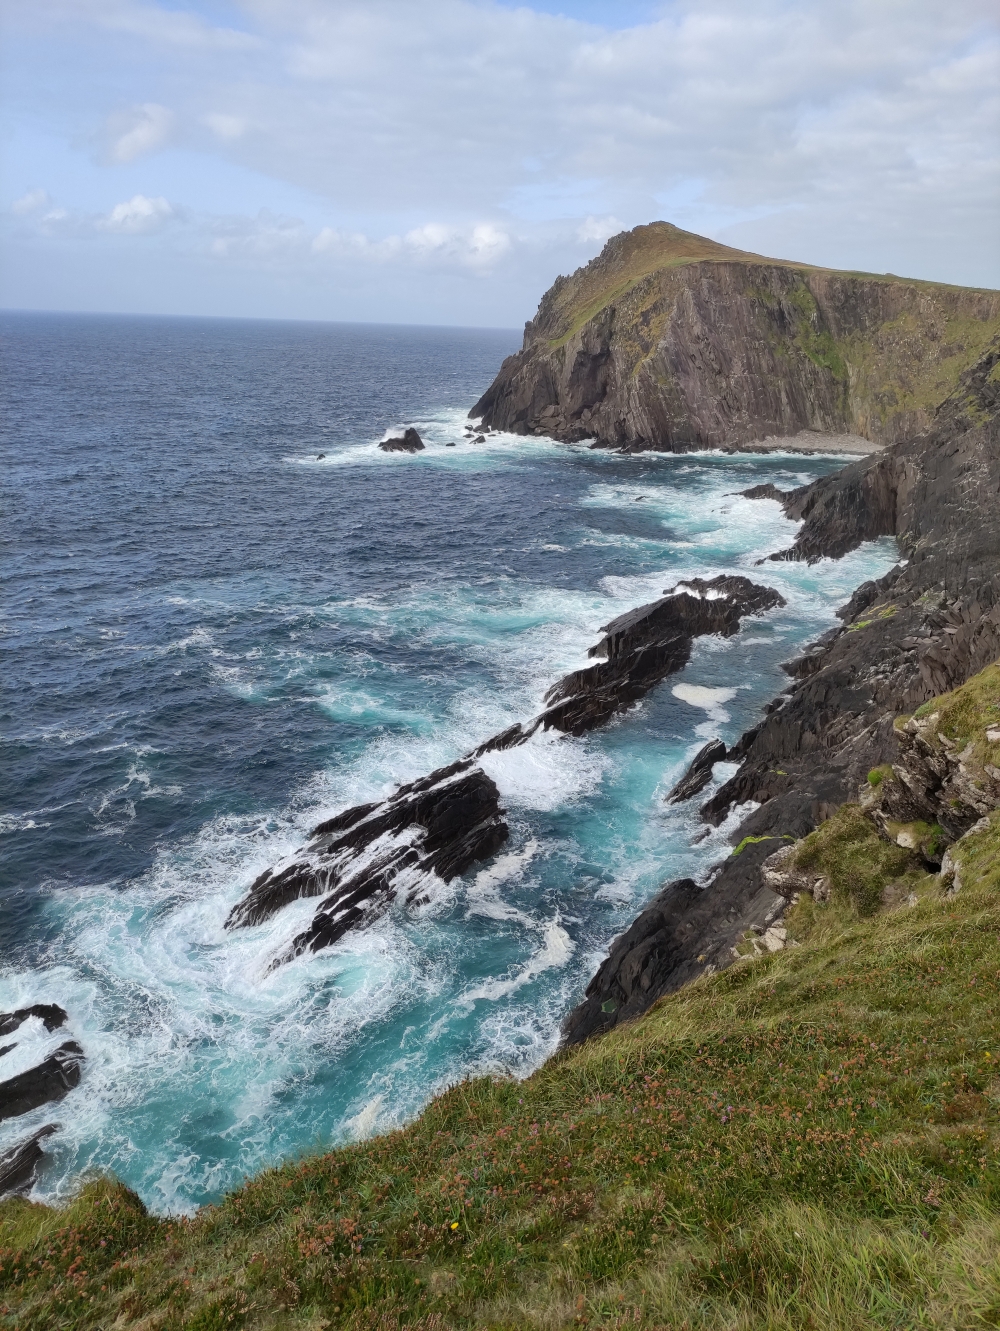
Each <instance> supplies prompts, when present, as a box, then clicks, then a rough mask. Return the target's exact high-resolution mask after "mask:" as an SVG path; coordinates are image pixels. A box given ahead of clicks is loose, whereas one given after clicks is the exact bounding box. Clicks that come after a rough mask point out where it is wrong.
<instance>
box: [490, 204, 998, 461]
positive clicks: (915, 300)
mask: <svg viewBox="0 0 1000 1331" xmlns="http://www.w3.org/2000/svg"><path fill="white" fill-rule="evenodd" d="M998 332H1000V293H998V292H996V291H987V290H975V289H971V288H964V287H954V286H947V285H944V284H942V283H936V282H922V281H915V280H909V279H904V278H900V277H896V276H894V275H893V274H891V273H881V274H876V273H852V272H838V271H835V270H832V269H828V268H820V267H815V266H812V265H809V264H802V263H795V262H793V261H790V260H785V259H769V258H765V257H763V256H761V255H758V254H748V253H745V252H744V251H742V250H736V249H731V248H730V247H729V246H727V245H720V244H718V243H717V242H716V241H713V240H708V239H706V238H705V237H703V236H696V235H694V234H692V233H691V232H689V231H682V230H680V228H678V227H676V226H672V225H671V224H669V223H667V222H652V223H650V224H649V225H648V226H639V227H636V228H635V229H634V230H632V231H626V232H622V233H621V234H620V235H617V236H614V237H612V239H611V240H609V241H608V243H607V244H606V245H605V247H604V249H603V250H602V252H601V253H600V254H599V255H598V257H597V258H596V259H593V260H592V261H591V262H590V263H588V264H587V265H586V266H585V267H583V268H580V269H578V270H577V271H576V272H575V273H573V275H572V276H570V277H558V278H556V280H555V282H554V283H553V284H552V286H551V287H550V288H549V290H548V291H547V292H546V293H545V295H544V296H543V297H542V299H541V302H540V304H539V306H538V312H537V313H536V315H535V317H534V318H533V319H532V320H531V321H530V322H529V323H528V324H526V325H525V330H524V344H523V346H522V348H521V350H520V351H519V352H517V353H516V354H515V355H513V356H509V357H508V358H507V360H505V361H504V363H503V366H502V368H501V370H500V372H499V374H498V375H497V377H496V379H495V380H494V382H493V383H492V384H491V385H490V387H489V388H488V389H487V391H486V392H485V393H484V394H483V396H482V397H481V398H480V399H479V401H478V402H477V403H476V405H475V406H474V407H473V408H472V411H471V413H470V415H471V416H472V417H473V418H474V419H481V421H482V424H483V425H484V426H489V427H493V428H496V429H501V430H507V431H510V432H512V433H515V434H527V435H531V434H535V435H545V436H548V437H550V438H553V439H558V440H563V441H567V442H578V441H582V440H585V439H591V440H593V441H595V443H596V444H597V445H598V446H604V447H609V448H621V449H625V450H626V451H629V452H639V451H641V450H645V449H662V450H667V451H670V452H685V451H688V450H690V449H697V448H734V449H738V448H745V447H747V446H749V445H751V444H754V443H758V442H759V441H761V440H765V439H768V438H773V437H775V436H777V437H778V438H789V437H793V436H796V435H800V434H801V433H802V432H815V433H819V434H840V435H843V434H850V435H855V436H860V437H861V438H862V439H865V440H869V441H871V442H872V443H873V444H874V445H888V444H892V443H895V442H897V441H898V440H901V439H904V438H907V437H909V436H911V435H913V434H916V433H919V432H921V431H923V430H926V429H927V428H928V427H929V425H930V423H931V420H932V418H933V415H934V412H935V410H936V408H937V407H938V405H939V404H940V403H941V402H942V401H943V400H944V399H945V398H946V397H947V396H948V395H949V393H950V392H952V391H953V390H954V388H955V387H956V385H957V383H958V381H959V378H960V376H961V375H962V374H963V372H964V371H966V370H967V369H968V368H969V367H970V366H971V365H972V364H973V363H974V362H975V361H976V360H977V359H978V357H979V356H980V355H981V354H982V352H983V350H984V348H985V347H986V346H987V344H988V343H989V342H990V340H991V338H992V337H994V336H995V335H996V334H997V333H998Z"/></svg>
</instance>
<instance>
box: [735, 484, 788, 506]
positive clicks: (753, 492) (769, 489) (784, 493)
mask: <svg viewBox="0 0 1000 1331" xmlns="http://www.w3.org/2000/svg"><path fill="white" fill-rule="evenodd" d="M737 493H738V494H740V495H742V496H743V498H744V499H777V500H778V501H779V502H781V503H784V501H785V500H786V499H787V498H788V496H789V494H790V493H791V491H789V490H779V489H778V487H777V486H776V485H775V484H774V482H773V481H766V482H765V483H764V484H763V485H751V487H750V489H749V490H739V491H737Z"/></svg>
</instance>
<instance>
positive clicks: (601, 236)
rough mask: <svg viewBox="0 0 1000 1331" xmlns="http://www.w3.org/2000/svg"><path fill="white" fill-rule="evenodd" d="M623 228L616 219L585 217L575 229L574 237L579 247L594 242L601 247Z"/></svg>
mask: <svg viewBox="0 0 1000 1331" xmlns="http://www.w3.org/2000/svg"><path fill="white" fill-rule="evenodd" d="M624 230H625V227H624V226H623V224H622V223H621V222H619V220H618V218H617V217H585V218H584V220H583V221H582V222H581V223H580V225H579V226H578V227H577V229H576V237H577V240H579V242H580V244H581V245H589V244H590V243H591V242H596V243H597V244H598V245H603V244H604V242H605V241H606V240H609V239H610V238H611V237H612V236H617V234H618V232H619V231H624Z"/></svg>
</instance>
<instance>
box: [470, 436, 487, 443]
mask: <svg viewBox="0 0 1000 1331" xmlns="http://www.w3.org/2000/svg"><path fill="white" fill-rule="evenodd" d="M472 442H473V443H474V444H485V443H486V436H485V435H484V434H477V435H476V437H475V439H473V441H472Z"/></svg>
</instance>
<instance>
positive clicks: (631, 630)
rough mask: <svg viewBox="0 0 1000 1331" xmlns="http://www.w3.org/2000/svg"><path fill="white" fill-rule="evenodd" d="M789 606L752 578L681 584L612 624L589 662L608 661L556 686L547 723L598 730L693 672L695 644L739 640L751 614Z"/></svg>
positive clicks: (548, 698)
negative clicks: (669, 680)
mask: <svg viewBox="0 0 1000 1331" xmlns="http://www.w3.org/2000/svg"><path fill="white" fill-rule="evenodd" d="M784 604H785V601H784V598H783V597H782V596H780V595H779V594H778V593H777V592H776V591H775V590H774V588H773V587H761V586H758V585H757V584H756V583H753V582H751V581H750V579H749V578H742V577H728V576H726V575H722V576H720V577H717V578H713V579H711V580H710V581H704V580H703V579H701V578H692V579H691V580H690V581H688V582H687V583H683V584H679V585H678V587H677V588H674V589H673V590H672V591H670V592H668V594H667V595H666V596H664V597H663V599H662V600H659V601H654V602H652V603H651V604H650V605H641V606H639V607H638V608H637V609H635V610H630V611H629V612H628V613H627V614H624V615H621V616H620V617H619V618H618V619H615V620H612V622H611V623H610V624H606V625H604V627H603V629H602V630H601V631H602V632H603V633H604V635H605V636H604V637H603V638H602V639H601V641H600V642H599V643H598V644H597V646H596V647H592V648H591V649H590V651H589V653H588V655H589V656H598V657H601V656H603V657H604V658H605V659H604V660H603V661H599V662H598V663H597V664H596V665H593V666H587V667H584V669H582V670H575V671H573V673H572V674H569V675H566V676H565V677H564V678H563V679H561V680H560V681H559V683H558V684H555V685H554V686H553V687H552V688H551V689H550V690H549V691H548V693H547V694H546V695H545V701H546V702H547V703H549V707H548V708H547V710H546V711H545V712H544V713H543V714H542V717H541V720H542V721H543V723H544V725H545V726H546V727H554V728H555V729H557V730H562V731H565V732H566V733H568V734H572V735H580V734H583V733H584V732H585V731H587V730H592V729H593V728H594V726H597V725H600V724H601V723H602V722H604V721H607V720H608V719H609V718H610V717H611V716H613V715H614V714H615V713H616V712H621V711H624V710H626V709H627V708H628V707H631V706H633V704H634V703H636V702H638V700H639V699H640V698H642V697H643V696H644V695H645V694H646V693H648V692H649V690H650V689H651V688H653V687H654V685H656V684H659V683H660V681H661V680H663V679H665V678H666V677H667V675H672V674H674V673H675V672H676V671H678V670H681V669H682V668H683V667H684V666H686V665H687V663H688V661H689V660H690V659H691V648H692V646H693V644H694V640H695V638H697V637H701V636H703V635H704V634H717V635H719V636H720V637H724V638H728V637H731V636H732V635H733V634H734V633H737V632H738V631H739V627H740V620H741V619H742V618H743V617H744V616H745V615H756V614H762V613H763V612H764V611H766V610H773V609H774V608H775V607H776V606H782V605H784Z"/></svg>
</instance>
